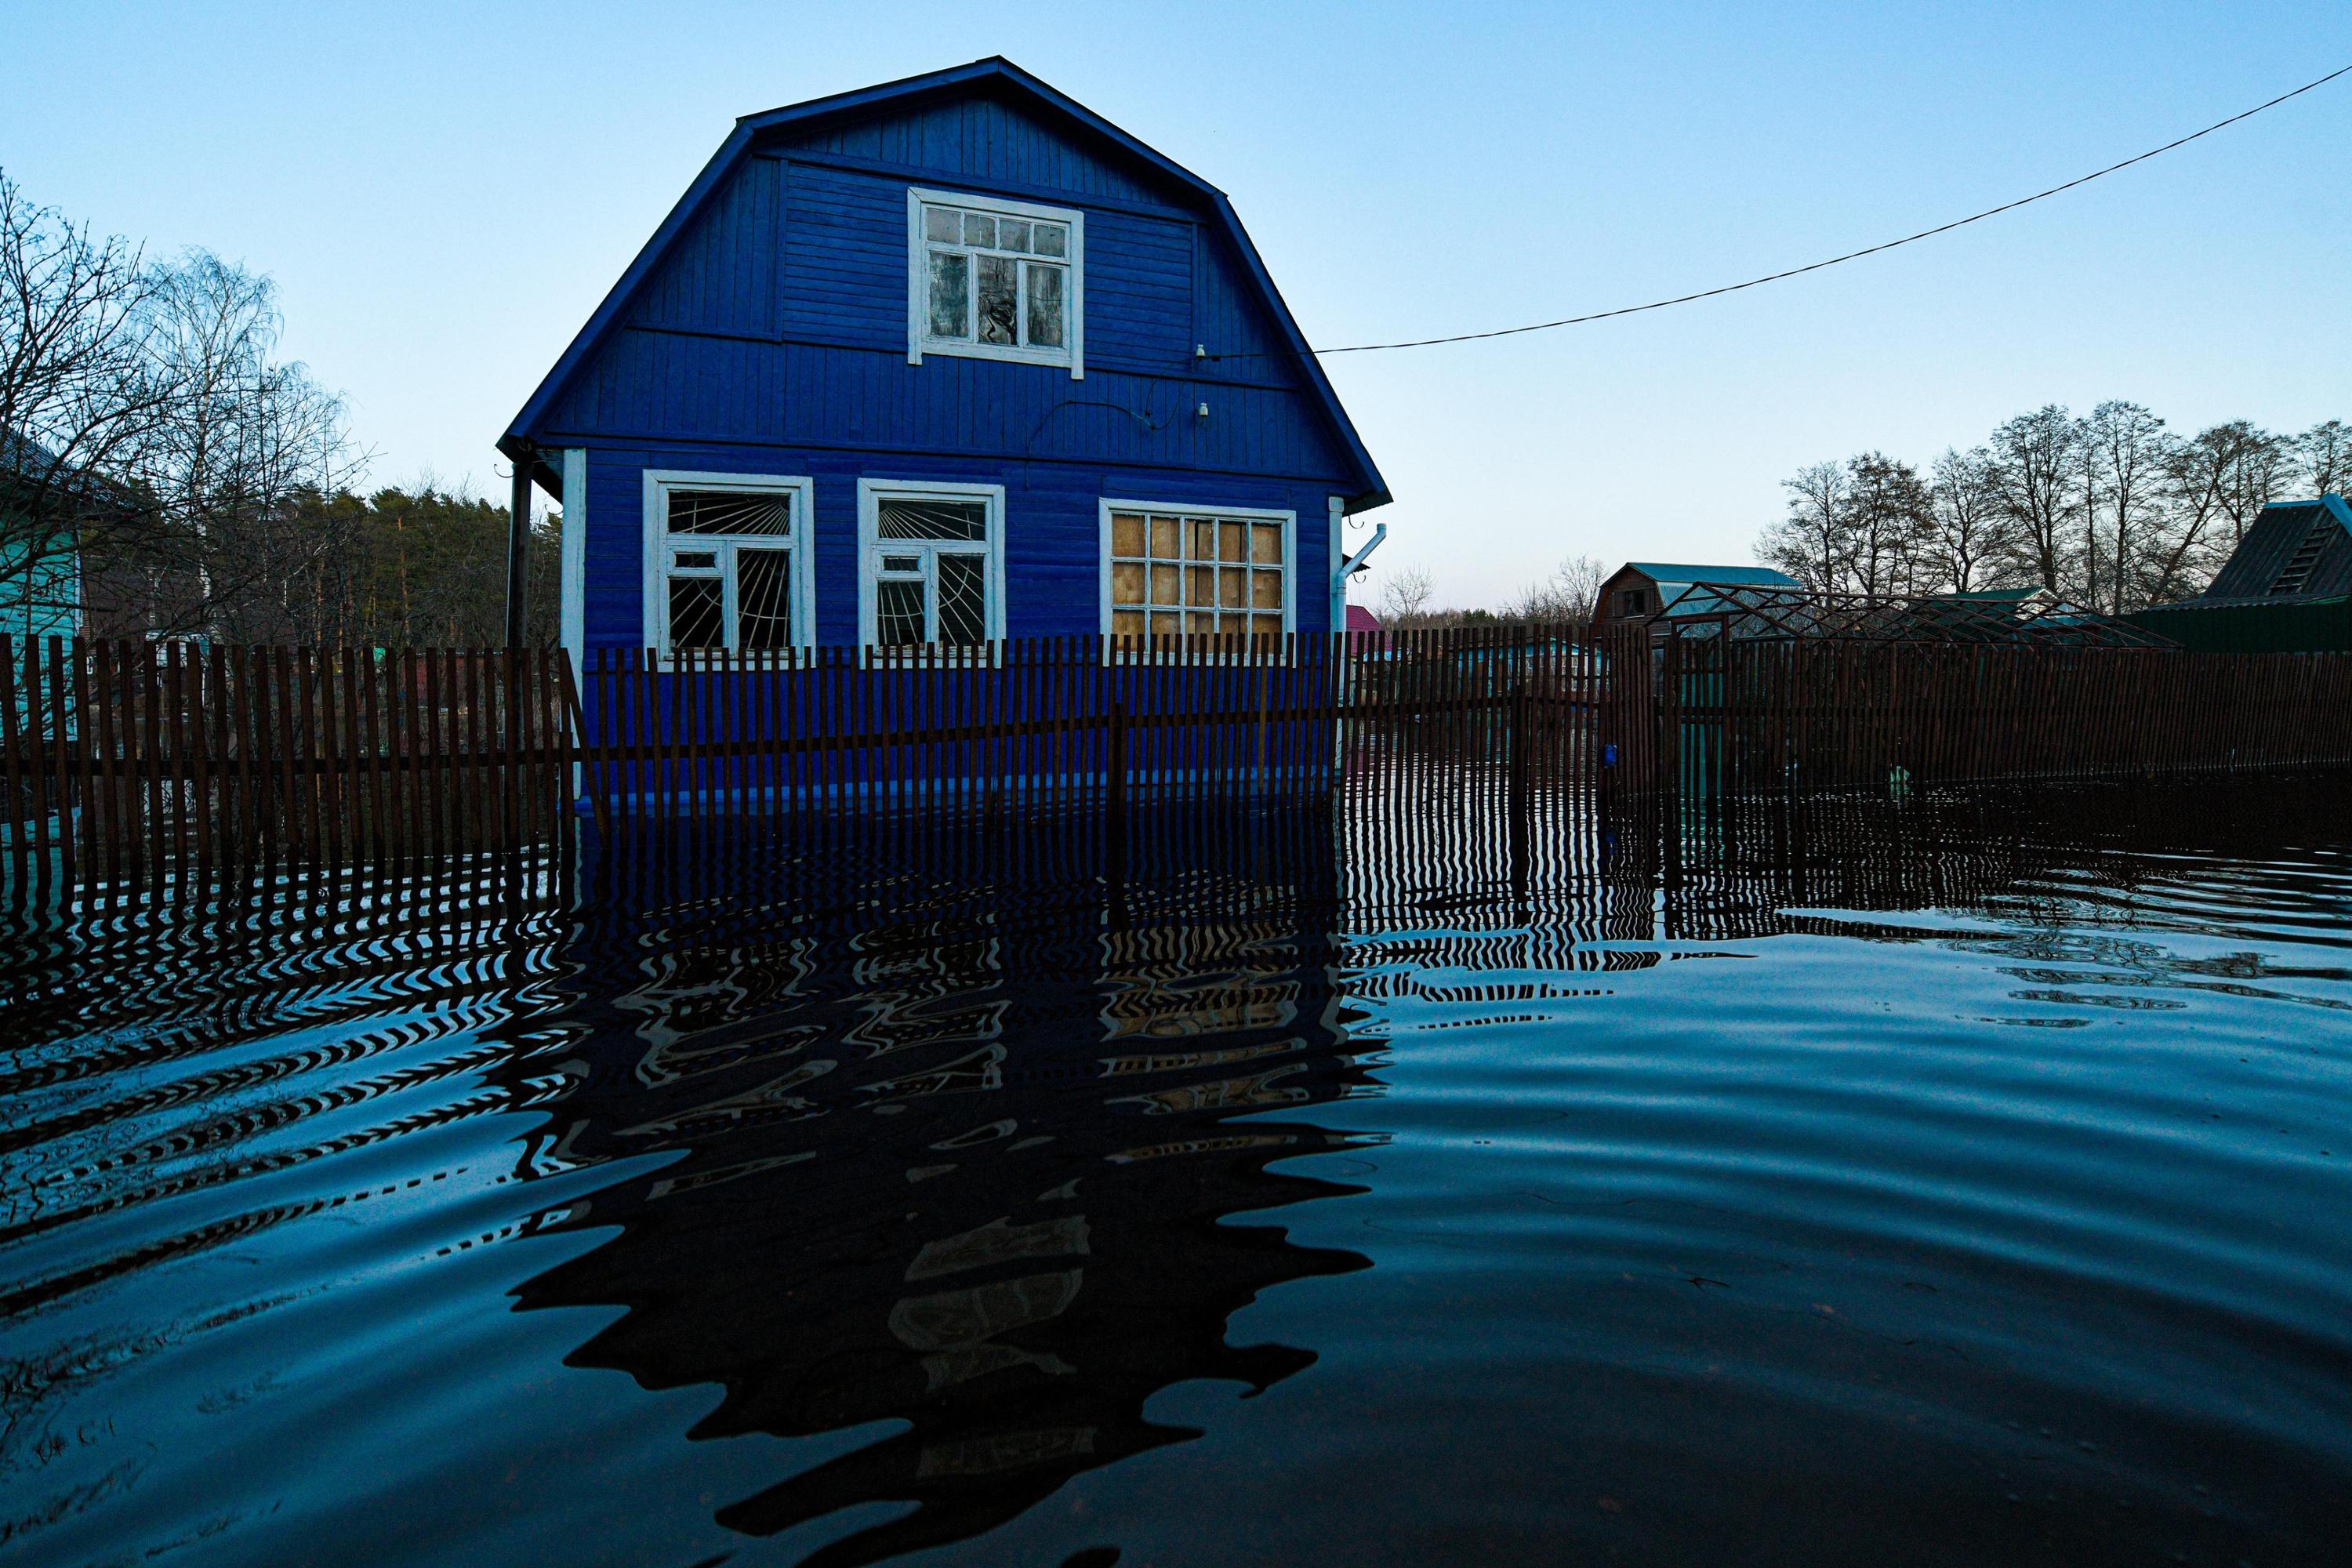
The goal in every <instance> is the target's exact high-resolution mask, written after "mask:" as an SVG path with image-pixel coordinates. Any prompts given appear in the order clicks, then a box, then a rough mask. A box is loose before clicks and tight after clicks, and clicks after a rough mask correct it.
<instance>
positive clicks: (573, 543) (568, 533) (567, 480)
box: [556, 447, 588, 682]
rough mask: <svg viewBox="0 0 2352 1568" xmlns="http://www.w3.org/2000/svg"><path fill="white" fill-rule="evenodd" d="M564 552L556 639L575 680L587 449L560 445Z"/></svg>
mask: <svg viewBox="0 0 2352 1568" xmlns="http://www.w3.org/2000/svg"><path fill="white" fill-rule="evenodd" d="M562 506H563V553H562V568H561V570H560V571H559V572H558V573H557V574H556V601H557V613H556V627H557V631H556V641H557V642H558V643H560V644H561V645H562V648H563V651H564V652H565V653H566V654H568V655H570V656H571V658H572V679H573V680H574V681H575V682H577V681H578V680H579V679H580V673H581V669H582V668H583V667H582V663H581V660H582V658H583V657H584V656H585V654H586V652H587V644H588V586H587V580H588V449H587V448H586V447H565V448H563V500H562Z"/></svg>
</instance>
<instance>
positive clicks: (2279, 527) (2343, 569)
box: [2199, 495, 2352, 600]
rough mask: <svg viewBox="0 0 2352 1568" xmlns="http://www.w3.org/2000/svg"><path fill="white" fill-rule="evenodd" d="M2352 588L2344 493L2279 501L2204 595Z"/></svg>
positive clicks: (2350, 513)
mask: <svg viewBox="0 0 2352 1568" xmlns="http://www.w3.org/2000/svg"><path fill="white" fill-rule="evenodd" d="M2345 593H2352V507H2347V505H2346V504H2345V500H2344V498H2343V497H2342V496H2338V495H2324V496H2321V497H2319V498H2318V499H2316V500H2301V501H2273V502H2272V503H2271V504H2270V505H2269V506H2266V507H2264V508H2263V510H2262V515H2261V516H2259V517H2257V518H2255V519H2254V525H2253V526H2252V528H2250V529H2248V530H2246V537H2245V538H2244V539H2242V540H2241V541H2239V542H2238V548H2237V549H2236V550H2234V551H2232V552H2231V553H2230V559H2229V560H2227V561H2225V562H2223V563H2221V571H2219V572H2217V573H2215V574H2214V575H2213V584H2212V586H2211V587H2210V588H2208V589H2206V590H2205V592H2204V593H2203V594H2202V595H2199V597H2200V599H2205V600H2221V599H2252V598H2267V597H2271V596H2273V595H2276V596H2291V597H2295V598H2312V597H2322V596H2326V595H2336V594H2345Z"/></svg>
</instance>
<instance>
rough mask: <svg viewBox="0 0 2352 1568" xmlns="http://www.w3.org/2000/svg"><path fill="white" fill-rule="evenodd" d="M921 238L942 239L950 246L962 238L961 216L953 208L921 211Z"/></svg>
mask: <svg viewBox="0 0 2352 1568" xmlns="http://www.w3.org/2000/svg"><path fill="white" fill-rule="evenodd" d="M923 237H924V238H925V239H943V240H945V241H947V242H948V243H949V244H950V245H953V244H955V243H957V242H958V241H959V240H961V239H962V238H963V214H961V213H960V212H958V211H956V210H955V208H953V207H925V208H924V209H923Z"/></svg>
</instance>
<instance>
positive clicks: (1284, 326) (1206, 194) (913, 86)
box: [499, 55, 1390, 511]
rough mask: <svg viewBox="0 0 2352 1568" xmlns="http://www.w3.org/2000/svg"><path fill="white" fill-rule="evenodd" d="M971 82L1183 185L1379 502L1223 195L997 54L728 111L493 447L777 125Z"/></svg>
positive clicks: (1331, 395)
mask: <svg viewBox="0 0 2352 1568" xmlns="http://www.w3.org/2000/svg"><path fill="white" fill-rule="evenodd" d="M976 90H979V91H992V92H1001V93H1004V94H1007V95H1009V96H1011V97H1013V98H1014V99H1017V100H1020V101H1021V102H1022V103H1024V105H1025V106H1027V107H1029V108H1032V109H1036V110H1043V111H1045V112H1046V113H1048V114H1050V115H1053V116H1054V117H1055V118H1057V119H1059V120H1061V121H1064V122H1066V123H1067V124H1070V125H1073V126H1075V127H1076V128H1077V129H1078V130H1079V131H1080V132H1082V133H1085V134H1087V135H1089V136H1091V137H1092V138H1093V139H1094V140H1096V141H1097V142H1100V143H1102V144H1104V145H1105V146H1107V147H1108V148H1109V149H1111V150H1113V151H1115V152H1117V153H1121V154H1123V155H1125V156H1126V157H1128V158H1129V159H1131V160H1134V161H1138V162H1140V163H1144V164H1147V165H1149V166H1150V168H1151V169H1153V170H1155V171H1156V172H1157V173H1158V174H1160V175H1161V176H1163V177H1164V178H1166V179H1168V180H1169V181H1171V182H1172V183H1173V184H1176V185H1178V186H1180V187H1181V188H1183V189H1184V190H1185V191H1187V192H1188V193H1189V194H1190V195H1192V197H1193V198H1194V199H1195V200H1196V201H1197V202H1199V204H1200V205H1202V206H1203V207H1204V208H1206V209H1207V212H1208V214H1209V216H1210V218H1211V221H1212V224H1213V226H1214V227H1215V228H1216V229H1217V230H1219V231H1220V232H1222V233H1223V235H1224V236H1225V237H1226V238H1227V239H1228V240H1229V241H1230V242H1231V243H1232V245H1233V247H1234V251H1235V253H1236V254H1237V255H1238V256H1239V257H1240V258H1241V263H1242V266H1243V268H1244V271H1245V272H1246V274H1247V276H1248V278H1249V279H1250V280H1251V281H1252V282H1253V283H1255V285H1256V287H1257V289H1258V292H1259V294H1260V295H1261V296H1262V298H1263V300H1264V302H1265V307H1266V310H1267V311H1268V313H1269V315H1270V316H1271V317H1272V319H1273V321H1274V324H1275V327H1276V331H1278V332H1279V333H1280V334H1281V337H1282V341H1283V343H1284V345H1285V346H1286V347H1287V348H1288V349H1289V350H1290V351H1291V354H1292V357H1293V358H1294V359H1295V360H1296V362H1297V368H1298V374H1299V376H1300V379H1301V380H1302V381H1303V382H1304V383H1305V384H1306V389H1307V392H1308V394H1309V395H1310V396H1311V397H1312V398H1313V399H1314V400H1315V402H1316V404H1317V405H1318V406H1319V407H1320V409H1321V411H1322V413H1323V414H1324V416H1326V417H1327V418H1328V420H1329V421H1330V423H1331V426H1332V430H1333V432H1334V434H1335V435H1336V436H1337V437H1339V442H1340V445H1341V447H1342V448H1343V449H1344V451H1345V453H1346V455H1347V457H1348V458H1349V463H1350V466H1351V467H1353V468H1355V469H1356V480H1357V485H1358V489H1357V493H1356V494H1355V495H1353V496H1351V497H1350V498H1349V510H1350V511H1359V510H1367V509H1369V508H1371V507H1375V506H1383V505H1385V504H1387V502H1388V501H1389V500H1390V496H1389V489H1388V484H1387V481H1385V480H1384V479H1381V474H1380V470H1379V468H1376V467H1374V466H1373V463H1372V457H1371V453H1370V451H1368V450H1367V449H1366V448H1365V446H1364V443H1363V439H1362V437H1360V436H1358V435H1357V434H1356V427H1355V426H1354V425H1353V423H1351V422H1350V421H1349V418H1348V414H1347V410H1345V409H1344V408H1342V407H1341V406H1340V405H1339V394H1338V393H1337V392H1335V391H1334V390H1333V389H1332V386H1331V382H1330V378H1329V377H1328V376H1326V375H1325V374H1323V366H1322V364H1321V363H1319V362H1318V360H1317V359H1316V358H1315V354H1314V352H1313V351H1312V350H1311V349H1310V348H1309V347H1308V345H1307V337H1306V334H1305V333H1303V332H1301V331H1299V330H1298V323H1297V321H1296V320H1294V319H1293V318H1292V316H1291V314H1290V307H1289V306H1288V305H1286V304H1285V303H1284V302H1283V299H1282V293H1281V290H1279V289H1276V287H1275V285H1274V279H1273V277H1272V275H1271V274H1269V273H1268V272H1267V271H1266V268H1265V261H1264V260H1263V259H1262V258H1260V257H1259V256H1258V253H1257V247H1256V246H1255V245H1253V244H1252V243H1251V242H1250V237H1249V235H1248V234H1247V233H1246V232H1245V231H1244V229H1243V227H1242V222H1241V218H1240V217H1239V216H1237V215H1236V214H1235V213H1234V206H1233V203H1232V202H1231V201H1229V200H1227V199H1226V196H1225V194H1224V193H1223V191H1221V190H1219V189H1217V187H1216V186H1214V185H1213V184H1209V182H1208V181H1206V180H1204V179H1202V178H1201V177H1200V176H1199V175H1198V174H1193V173H1192V171H1191V170H1189V169H1187V168H1185V167H1183V166H1182V165H1181V164H1180V163H1177V162H1175V160H1173V159H1171V158H1170V157H1168V156H1167V155H1166V154H1165V153H1160V152H1158V151H1156V150H1154V149H1153V148H1151V147H1150V146H1148V145H1146V144H1145V143H1144V142H1139V141H1138V140H1137V139H1136V138H1135V137H1133V136H1131V135H1129V134H1128V133H1127V132H1124V131H1122V130H1120V129H1119V128H1118V126H1116V125H1113V124H1112V123H1111V122H1110V121H1108V120H1105V119H1104V118H1103V117H1102V116H1101V115H1099V114H1097V113H1096V112H1095V111H1094V110H1090V109H1088V108H1087V107H1086V105H1084V104H1082V103H1080V102H1078V101H1077V100H1076V99H1074V98H1071V97H1069V96H1068V95H1066V94H1065V93H1063V92H1061V91H1059V90H1057V89H1055V88H1052V87H1049V86H1047V85H1046V84H1045V82H1043V81H1041V80H1039V79H1037V78H1035V77H1034V76H1032V75H1030V74H1029V73H1028V72H1027V71H1025V70H1023V69H1022V68H1020V67H1019V66H1016V65H1014V64H1013V62H1012V61H1011V60H1008V59H1006V58H1003V56H1001V55H992V56H990V57H989V58H986V59H981V60H974V61H972V62H971V64H970V65H962V66H953V67H950V68H948V69H946V70H940V71H930V72H927V73H926V74H924V75H921V76H912V77H906V78H903V79H900V80H898V81H891V82H884V83H882V84H880V85H879V86H876V87H867V88H860V89H857V90H856V91H854V92H843V93H835V94H833V95H832V96H830V97H827V98H816V99H811V100H808V101H807V102H805V103H795V104H790V105H787V106H786V107H784V108H782V109H771V110H767V111H765V112H764V113H760V114H747V115H745V116H743V117H742V118H741V119H740V120H738V121H736V122H735V129H734V131H733V132H731V133H730V135H729V136H728V138H727V140H726V141H725V142H722V143H721V144H720V145H719V151H718V152H717V153H713V154H712V155H711V158H710V162H709V163H706V164H705V165H703V169H702V173H701V174H698V175H697V176H696V177H695V181H694V184H691V185H689V186H688V187H687V192H686V194H685V195H683V196H680V197H679V198H678V201H677V205H676V206H674V207H672V208H671V209H670V213H669V216H667V217H666V218H664V219H663V220H662V223H661V226H660V227H659V228H657V229H656V230H655V231H654V236H653V237H652V238H651V239H649V240H647V241H646V245H645V248H644V249H642V250H640V251H639V252H638V253H637V258H636V259H635V261H632V262H631V263H630V264H629V268H628V270H627V271H626V272H624V273H623V274H622V275H621V280H620V281H619V282H618V283H615V284H614V286H613V289H612V292H610V293H609V294H607V295H605V296H604V303H603V304H601V305H599V306H597V307H596V310H595V313H594V314H593V315H592V316H590V317H589V318H588V323H587V325H585V326H583V328H581V329H580V333H579V335H578V336H577V337H575V338H573V339H572V345H571V347H569V348H567V349H565V350H564V351H563V356H562V358H561V359H559V360H557V361H556V362H555V368H554V369H552V370H551V371H549V372H548V373H547V377H546V379H545V380H543V381H541V383H540V384H539V388H538V390H537V391H535V392H533V393H532V394H531V395H530V401H528V402H526V403H525V404H524V405H523V406H522V411H521V412H520V413H519V414H517V415H516V416H515V417H514V423H513V424H511V425H510V426H508V428H507V433H506V434H505V435H504V436H503V437H500V438H499V450H501V451H503V452H505V453H506V454H507V456H508V457H509V458H520V455H521V452H522V450H523V448H524V447H525V446H526V444H528V443H529V442H530V441H531V439H532V433H533V432H534V431H535V430H537V429H538V428H539V427H540V426H541V425H542V424H543V423H544V421H545V420H546V419H547V417H548V416H549V412H550V410H551V407H552V405H553V404H554V402H555V399H556V397H557V396H558V395H560V394H561V393H562V390H563V386H564V384H565V383H566V382H568V381H569V380H570V379H571V378H572V374H574V373H575V372H577V371H578V370H579V369H580V368H581V367H582V366H583V364H585V363H587V361H588V360H589V358H590V356H591V355H592V354H593V352H594V350H595V349H596V347H597V345H598V344H599V343H600V342H602V341H603V340H604V336H605V334H606V333H607V332H609V331H612V330H613V329H614V328H615V327H617V326H618V325H620V323H621V321H622V320H623V316H624V313H625V310H626V309H627V307H628V305H629V302H630V300H632V299H633V298H634V297H635V294H636V292H637V290H638V289H640V288H641V287H642V286H643V285H644V284H645V283H646V280H647V279H650V278H651V277H652V276H653V274H654V272H655V270H656V268H657V267H658V266H659V265H660V263H661V261H662V258H664V256H665V255H666V254H667V252H668V250H669V248H670V247H671V246H672V245H673V244H675V243H676V242H677V240H678V238H679V237H681V236H682V235H684V234H685V233H686V232H687V230H688V228H689V227H690V226H692V224H693V223H694V220H695V218H696V217H697V216H698V215H699V214H700V213H701V211H702V210H703V208H704V206H705V205H708V204H709V202H710V201H711V200H712V199H713V198H714V197H715V196H716V195H718V194H719V192H721V191H723V190H724V189H725V188H726V186H727V184H728V182H729V180H730V178H731V177H732V176H733V174H735V172H736V170H737V169H738V168H739V167H740V164H741V163H743V161H744V160H745V159H746V158H747V157H749V156H751V153H752V152H753V150H754V149H755V148H756V147H757V146H758V145H760V144H761V142H762V141H763V140H776V139H781V134H782V132H787V131H789V132H792V133H793V134H794V135H803V134H805V133H806V132H809V131H811V130H814V129H815V128H817V127H819V126H820V125H822V124H824V122H826V121H835V120H848V119H858V118H863V117H866V116H868V115H871V114H873V113H874V112H875V111H876V110H878V109H881V108H884V107H886V106H888V107H896V106H898V105H899V104H902V103H905V102H908V101H909V100H921V99H930V98H943V97H950V96H953V95H956V94H960V93H968V92H972V91H976ZM537 474H538V477H539V479H540V482H541V485H543V486H545V487H547V488H548V489H551V490H553V489H558V488H560V481H559V480H558V479H557V478H556V476H555V474H554V472H553V470H551V468H548V466H547V465H546V464H545V463H544V462H541V463H540V464H539V465H537Z"/></svg>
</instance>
